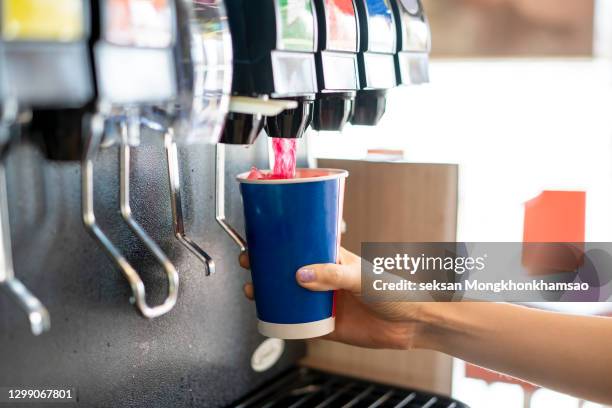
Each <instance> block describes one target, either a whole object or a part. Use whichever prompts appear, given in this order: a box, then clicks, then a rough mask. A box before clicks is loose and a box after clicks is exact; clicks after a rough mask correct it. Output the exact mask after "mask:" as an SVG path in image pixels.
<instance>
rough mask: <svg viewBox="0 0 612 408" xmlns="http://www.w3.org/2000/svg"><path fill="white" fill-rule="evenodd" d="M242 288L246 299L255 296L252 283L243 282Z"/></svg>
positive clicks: (251, 298)
mask: <svg viewBox="0 0 612 408" xmlns="http://www.w3.org/2000/svg"><path fill="white" fill-rule="evenodd" d="M242 290H243V291H244V296H246V298H247V299H249V300H253V299H254V298H255V293H254V291H253V284H252V283H245V284H244V286H243V287H242Z"/></svg>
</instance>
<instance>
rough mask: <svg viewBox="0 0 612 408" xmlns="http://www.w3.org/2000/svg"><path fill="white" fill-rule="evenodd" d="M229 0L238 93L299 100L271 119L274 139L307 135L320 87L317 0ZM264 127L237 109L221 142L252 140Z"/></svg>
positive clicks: (234, 90) (255, 117) (269, 126)
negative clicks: (315, 2) (317, 63)
mask: <svg viewBox="0 0 612 408" xmlns="http://www.w3.org/2000/svg"><path fill="white" fill-rule="evenodd" d="M225 3H226V7H227V13H228V20H229V25H230V29H231V32H232V41H233V49H234V80H233V85H232V94H233V95H236V96H247V97H259V98H261V97H270V98H272V99H291V100H295V101H297V102H298V107H297V108H296V109H293V110H290V111H288V112H284V113H283V114H281V115H280V116H279V117H274V118H266V119H265V122H266V126H267V129H268V130H269V135H270V136H272V137H287V138H289V137H292V138H296V137H301V136H302V135H303V133H304V131H305V130H306V128H307V127H308V126H309V125H310V122H311V121H312V104H313V102H314V96H315V94H316V93H317V91H318V85H317V76H316V69H315V58H314V53H315V51H316V45H317V25H316V18H315V14H314V13H315V7H314V4H313V0H292V1H287V0H259V1H253V0H226V1H225ZM231 122H237V123H231ZM261 126H262V125H261V122H260V118H259V117H258V115H252V114H247V113H232V114H230V115H229V116H228V119H227V121H226V127H225V130H224V133H223V136H222V138H221V143H238V144H249V143H252V142H253V141H254V137H256V135H257V134H258V133H259V130H261Z"/></svg>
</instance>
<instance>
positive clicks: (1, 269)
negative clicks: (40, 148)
mask: <svg viewBox="0 0 612 408" xmlns="http://www.w3.org/2000/svg"><path fill="white" fill-rule="evenodd" d="M0 287H2V288H3V289H4V290H5V291H6V292H7V293H8V294H9V295H10V296H11V297H12V298H13V299H14V300H15V301H16V302H17V303H18V304H19V306H20V307H21V308H22V309H23V310H24V311H25V312H26V314H27V315H28V320H29V321H30V329H31V330H32V333H33V334H34V335H35V336H38V335H39V334H42V333H43V332H46V331H47V330H49V329H50V328H51V319H50V318H49V312H48V311H47V309H46V308H45V307H44V306H43V304H42V303H41V302H40V301H39V300H38V299H37V298H36V297H35V296H34V295H32V293H30V291H29V290H28V289H27V288H26V287H25V286H24V284H23V283H21V281H19V280H18V279H17V278H15V271H14V269H13V254H12V247H11V229H10V226H9V213H8V199H7V189H6V171H5V168H4V162H3V161H0Z"/></svg>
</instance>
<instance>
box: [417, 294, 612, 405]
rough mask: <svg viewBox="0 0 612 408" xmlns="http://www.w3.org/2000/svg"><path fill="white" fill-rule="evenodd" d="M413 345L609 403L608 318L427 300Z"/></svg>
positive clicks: (611, 347)
mask: <svg viewBox="0 0 612 408" xmlns="http://www.w3.org/2000/svg"><path fill="white" fill-rule="evenodd" d="M422 319H423V321H424V322H425V324H424V325H423V329H422V330H421V335H420V336H419V340H418V343H419V344H417V346H423V347H428V348H432V349H435V350H438V351H441V352H444V353H446V354H450V355H453V356H456V357H459V358H461V359H463V360H465V361H468V362H471V363H474V364H477V365H480V366H483V367H486V368H490V369H492V370H495V371H499V372H502V373H505V374H508V375H511V376H514V377H517V378H521V379H524V380H526V381H529V382H533V383H535V384H537V385H541V386H543V387H547V388H551V389H555V390H557V391H561V392H565V393H568V394H572V395H575V396H577V397H581V398H584V399H587V400H592V401H597V402H601V403H605V404H612V319H608V318H598V317H582V316H570V315H562V314H557V313H550V312H543V311H538V310H533V309H528V308H525V307H520V306H513V305H509V304H492V303H488V304H485V303H452V304H451V303H448V304H442V303H431V304H425V305H423V308H422Z"/></svg>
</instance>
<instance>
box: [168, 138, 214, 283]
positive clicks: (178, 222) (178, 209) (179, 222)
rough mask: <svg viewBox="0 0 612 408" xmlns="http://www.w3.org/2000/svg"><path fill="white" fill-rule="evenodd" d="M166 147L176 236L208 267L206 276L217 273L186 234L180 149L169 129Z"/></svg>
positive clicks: (208, 259) (211, 260)
mask: <svg viewBox="0 0 612 408" xmlns="http://www.w3.org/2000/svg"><path fill="white" fill-rule="evenodd" d="M164 145H165V147H166V155H167V163H168V178H169V180H170V202H171V204H172V224H173V227H174V235H175V236H176V238H177V239H178V240H179V242H180V243H181V244H183V246H185V248H187V249H188V250H189V251H190V252H191V253H192V254H193V255H195V257H196V258H198V259H199V260H200V261H201V262H202V263H203V264H204V265H205V266H206V276H209V275H211V274H213V273H215V262H214V261H213V259H212V258H211V257H210V256H209V255H208V254H207V253H206V251H204V250H203V249H202V248H200V246H198V244H196V243H195V242H194V241H193V240H192V239H191V238H189V237H188V236H187V235H186V234H185V225H184V223H183V206H182V200H181V178H180V177H181V176H180V166H179V158H178V148H177V145H176V142H175V141H174V132H173V131H172V129H168V130H167V131H166V133H165V135H164Z"/></svg>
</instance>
